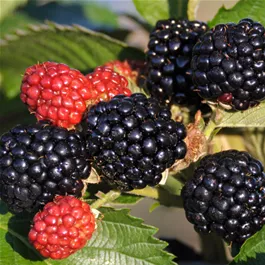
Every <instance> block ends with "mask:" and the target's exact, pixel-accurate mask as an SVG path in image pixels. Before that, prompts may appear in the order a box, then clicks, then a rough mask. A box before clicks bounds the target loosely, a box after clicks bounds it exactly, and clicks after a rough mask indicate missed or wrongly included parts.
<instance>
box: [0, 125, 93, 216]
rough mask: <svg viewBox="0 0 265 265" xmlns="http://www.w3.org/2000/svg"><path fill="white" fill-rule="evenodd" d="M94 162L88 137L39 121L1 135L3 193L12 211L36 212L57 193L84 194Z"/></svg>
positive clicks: (0, 164)
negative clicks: (90, 153)
mask: <svg viewBox="0 0 265 265" xmlns="http://www.w3.org/2000/svg"><path fill="white" fill-rule="evenodd" d="M90 170H91V166H90V161H89V157H88V155H87V152H86V150H85V139H84V138H83V136H82V135H81V134H79V133H77V132H75V131H74V130H72V131H68V130H67V129H64V128H60V127H56V126H53V125H50V124H49V123H47V122H40V123H37V124H34V125H26V126H23V125H17V126H16V127H14V128H13V129H11V130H10V131H9V132H7V133H5V134H4V135H2V136H1V138H0V197H1V200H3V201H4V202H5V203H6V204H7V206H8V208H9V210H10V211H11V212H12V213H21V212H24V211H28V212H36V211H37V210H39V209H40V208H41V207H43V206H44V204H46V203H47V202H49V201H52V200H53V198H54V196H55V195H56V194H58V195H65V194H69V195H75V196H76V197H81V191H82V189H83V187H84V185H83V182H82V179H86V178H87V177H88V176H89V174H90Z"/></svg>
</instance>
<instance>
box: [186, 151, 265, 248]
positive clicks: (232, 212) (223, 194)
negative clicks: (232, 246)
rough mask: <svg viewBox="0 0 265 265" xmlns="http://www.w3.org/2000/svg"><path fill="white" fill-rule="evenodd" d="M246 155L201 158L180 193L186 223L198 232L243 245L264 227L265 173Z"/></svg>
mask: <svg viewBox="0 0 265 265" xmlns="http://www.w3.org/2000/svg"><path fill="white" fill-rule="evenodd" d="M263 170H264V168H263V165H262V164H261V162H260V161H258V160H256V159H254V158H253V157H251V155H250V154H248V153H247V152H240V151H236V150H228V151H223V152H220V153H216V154H214V155H208V156H206V157H204V158H203V159H202V160H201V162H200V164H199V166H198V167H197V169H196V170H195V172H194V175H193V178H192V179H190V180H189V181H188V182H187V183H186V184H185V186H184V188H183V190H182V197H183V200H184V209H185V211H186V217H187V219H188V220H189V221H190V222H191V223H192V224H194V228H195V230H196V231H197V232H202V233H210V232H215V233H217V234H218V235H219V236H221V237H223V239H224V240H225V241H227V242H237V243H240V244H241V243H243V242H244V241H245V240H246V239H247V238H249V237H250V236H252V235H253V234H255V233H256V232H257V231H258V230H260V229H261V227H262V226H263V225H264V224H265V212H264V203H265V197H264V191H265V173H264V172H263Z"/></svg>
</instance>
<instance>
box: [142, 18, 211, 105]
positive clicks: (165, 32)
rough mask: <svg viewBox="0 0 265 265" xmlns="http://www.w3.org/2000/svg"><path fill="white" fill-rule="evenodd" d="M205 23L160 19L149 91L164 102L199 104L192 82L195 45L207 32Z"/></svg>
mask: <svg viewBox="0 0 265 265" xmlns="http://www.w3.org/2000/svg"><path fill="white" fill-rule="evenodd" d="M207 29H208V27H207V25H206V24H205V23H204V22H201V21H189V20H186V19H183V20H176V19H168V20H159V21H158V22H157V23H156V27H155V28H154V29H153V31H152V32H151V34H150V40H149V43H148V52H147V71H148V75H147V79H146V87H147V90H148V91H149V92H150V94H151V95H152V96H153V97H156V98H157V99H159V100H160V101H161V102H162V103H170V102H171V103H172V102H174V103H177V104H191V105H194V104H198V103H199V102H200V97H199V96H198V95H197V93H196V92H194V91H193V90H194V86H193V83H192V80H191V67H190V62H191V55H192V49H193V46H194V45H195V44H196V42H197V40H198V39H199V37H200V36H201V35H202V34H203V33H205V32H206V30H207Z"/></svg>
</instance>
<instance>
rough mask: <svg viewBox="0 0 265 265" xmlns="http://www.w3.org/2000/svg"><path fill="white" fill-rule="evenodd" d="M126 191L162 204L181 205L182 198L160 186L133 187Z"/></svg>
mask: <svg viewBox="0 0 265 265" xmlns="http://www.w3.org/2000/svg"><path fill="white" fill-rule="evenodd" d="M127 193H129V194H134V195H138V196H143V197H148V198H152V199H155V200H158V201H159V202H160V203H161V204H162V205H164V206H172V207H173V206H174V207H183V203H182V198H181V197H180V196H175V195H173V194H170V193H168V192H167V191H166V190H164V189H162V188H152V187H146V188H144V189H141V190H137V189H135V190H132V191H128V192H127Z"/></svg>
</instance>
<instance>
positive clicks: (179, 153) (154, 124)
mask: <svg viewBox="0 0 265 265" xmlns="http://www.w3.org/2000/svg"><path fill="white" fill-rule="evenodd" d="M87 126H88V133H87V150H89V151H90V152H91V154H92V155H93V156H94V157H95V163H96V167H97V168H99V169H101V171H102V174H103V176H104V177H105V179H106V180H107V182H109V183H110V184H116V186H118V188H119V189H121V190H131V189H141V188H144V187H145V186H146V185H150V186H154V185H156V184H158V183H159V182H160V180H161V178H162V172H163V171H164V170H165V169H166V168H168V167H170V166H171V165H172V164H173V163H174V162H175V160H176V159H182V158H184V156H185V154H186V145H185V143H184V142H183V139H184V138H185V136H186V130H185V127H184V126H183V124H181V123H178V122H175V121H173V120H172V119H171V112H170V110H169V109H168V108H167V107H161V106H160V105H159V103H158V101H157V100H156V99H153V98H148V99H147V98H146V96H145V95H143V94H140V93H136V94H132V95H131V96H130V97H126V96H123V95H118V96H116V97H114V98H113V99H112V100H110V101H109V102H100V103H98V104H97V105H95V106H94V107H92V108H91V109H90V111H89V113H88V117H87Z"/></svg>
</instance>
